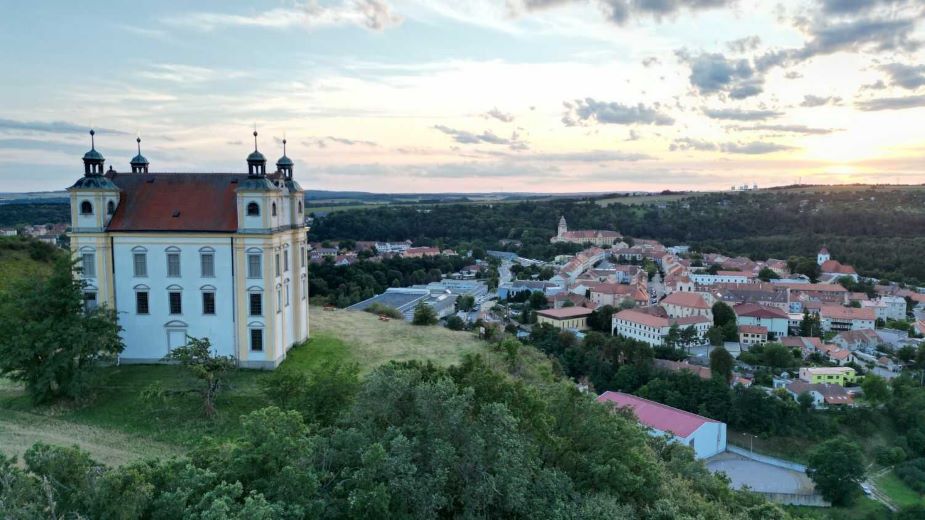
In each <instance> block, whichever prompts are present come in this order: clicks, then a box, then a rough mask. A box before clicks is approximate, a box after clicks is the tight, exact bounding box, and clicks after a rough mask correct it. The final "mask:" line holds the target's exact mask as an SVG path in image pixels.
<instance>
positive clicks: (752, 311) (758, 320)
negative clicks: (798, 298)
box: [732, 303, 790, 338]
mask: <svg viewBox="0 0 925 520" xmlns="http://www.w3.org/2000/svg"><path fill="white" fill-rule="evenodd" d="M732 310H733V312H735V315H736V325H739V326H740V327H741V326H742V325H757V326H760V327H765V328H766V329H767V332H771V333H773V334H774V336H775V338H782V337H784V336H786V335H787V331H788V329H789V327H790V316H789V315H788V314H787V313H786V312H784V311H782V310H780V309H778V308H777V307H768V306H765V305H758V304H755V303H740V304H738V305H736V306H734V307H733V308H732Z"/></svg>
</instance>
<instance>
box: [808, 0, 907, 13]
mask: <svg viewBox="0 0 925 520" xmlns="http://www.w3.org/2000/svg"><path fill="white" fill-rule="evenodd" d="M821 2H822V11H823V12H825V13H827V14H835V15H844V14H858V13H864V12H867V11H870V10H872V9H874V8H875V7H879V6H893V5H899V4H904V3H906V0H821Z"/></svg>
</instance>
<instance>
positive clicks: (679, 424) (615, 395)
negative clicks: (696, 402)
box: [597, 392, 726, 459]
mask: <svg viewBox="0 0 925 520" xmlns="http://www.w3.org/2000/svg"><path fill="white" fill-rule="evenodd" d="M597 402H599V403H611V404H613V405H614V406H615V407H617V408H623V409H628V410H629V411H631V412H632V413H633V415H634V416H635V417H636V419H637V420H638V421H639V422H640V423H641V424H643V425H645V426H647V427H649V428H651V429H652V430H653V433H655V434H656V435H667V436H669V437H670V438H671V439H672V440H674V441H676V442H680V443H682V444H685V445H687V446H690V447H691V448H693V449H694V454H695V456H696V457H697V458H698V459H705V458H708V457H712V456H713V455H716V454H718V453H722V452H724V451H726V423H723V422H720V421H717V420H715V419H710V418H707V417H703V416H701V415H697V414H693V413H690V412H685V411H684V410H679V409H677V408H673V407H671V406H668V405H666V404H661V403H656V402H655V401H650V400H648V399H643V398H642V397H636V396H635V395H630V394H624V393H623V392H604V393H603V394H601V395H600V396H599V397H598V398H597Z"/></svg>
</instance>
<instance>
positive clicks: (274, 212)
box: [270, 202, 276, 217]
mask: <svg viewBox="0 0 925 520" xmlns="http://www.w3.org/2000/svg"><path fill="white" fill-rule="evenodd" d="M270 208H271V209H272V215H273V216H274V217H275V216H276V203H275V202H274V203H273V205H272V206H270Z"/></svg>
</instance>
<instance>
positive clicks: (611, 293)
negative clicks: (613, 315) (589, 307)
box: [589, 283, 649, 307]
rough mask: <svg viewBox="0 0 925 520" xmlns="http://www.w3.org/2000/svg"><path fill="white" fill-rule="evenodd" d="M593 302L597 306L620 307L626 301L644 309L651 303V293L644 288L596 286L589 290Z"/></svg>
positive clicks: (620, 285) (621, 285) (611, 285)
mask: <svg viewBox="0 0 925 520" xmlns="http://www.w3.org/2000/svg"><path fill="white" fill-rule="evenodd" d="M589 297H590V298H591V301H592V302H594V303H596V304H597V305H610V306H612V307H620V305H621V304H622V303H623V302H624V301H631V302H633V304H634V305H636V306H639V307H644V306H646V305H648V303H649V293H648V292H647V291H646V289H645V287H644V286H640V285H624V284H619V283H601V284H596V285H594V286H593V287H591V288H590V290H589Z"/></svg>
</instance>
